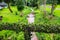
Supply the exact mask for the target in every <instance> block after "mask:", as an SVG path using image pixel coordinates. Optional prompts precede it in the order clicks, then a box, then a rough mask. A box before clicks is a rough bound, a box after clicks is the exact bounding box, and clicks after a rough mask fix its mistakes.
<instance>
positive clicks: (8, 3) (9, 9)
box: [8, 3, 13, 13]
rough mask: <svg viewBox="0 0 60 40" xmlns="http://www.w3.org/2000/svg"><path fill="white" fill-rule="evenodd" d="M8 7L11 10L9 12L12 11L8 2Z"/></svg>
mask: <svg viewBox="0 0 60 40" xmlns="http://www.w3.org/2000/svg"><path fill="white" fill-rule="evenodd" d="M8 9H9V11H10V12H11V13H13V11H12V10H11V8H10V4H9V3H8Z"/></svg>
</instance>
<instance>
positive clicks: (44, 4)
mask: <svg viewBox="0 0 60 40" xmlns="http://www.w3.org/2000/svg"><path fill="white" fill-rule="evenodd" d="M43 6H44V17H46V0H43Z"/></svg>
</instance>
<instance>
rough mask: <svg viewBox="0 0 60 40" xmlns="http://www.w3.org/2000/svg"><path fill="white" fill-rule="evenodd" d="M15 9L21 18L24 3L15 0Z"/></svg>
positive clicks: (20, 0) (21, 0)
mask: <svg viewBox="0 0 60 40" xmlns="http://www.w3.org/2000/svg"><path fill="white" fill-rule="evenodd" d="M17 9H18V11H20V12H21V13H20V16H23V12H22V10H23V9H24V2H23V0H17Z"/></svg>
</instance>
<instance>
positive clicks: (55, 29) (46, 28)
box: [0, 23, 60, 33]
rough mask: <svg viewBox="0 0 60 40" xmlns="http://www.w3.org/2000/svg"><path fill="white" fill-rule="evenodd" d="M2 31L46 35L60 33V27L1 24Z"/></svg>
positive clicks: (56, 25) (55, 25)
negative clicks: (42, 33)
mask: <svg viewBox="0 0 60 40" xmlns="http://www.w3.org/2000/svg"><path fill="white" fill-rule="evenodd" d="M0 30H13V31H16V32H20V31H25V30H28V31H35V32H44V33H60V25H58V24H54V25H52V24H49V25H48V24H20V23H12V24H10V23H1V24H0Z"/></svg>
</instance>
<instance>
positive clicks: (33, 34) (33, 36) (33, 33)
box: [31, 32, 38, 40]
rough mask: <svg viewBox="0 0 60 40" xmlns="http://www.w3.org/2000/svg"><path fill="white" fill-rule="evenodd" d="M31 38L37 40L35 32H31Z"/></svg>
mask: <svg viewBox="0 0 60 40" xmlns="http://www.w3.org/2000/svg"><path fill="white" fill-rule="evenodd" d="M31 40H38V38H37V36H36V33H35V32H32V38H31Z"/></svg>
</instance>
